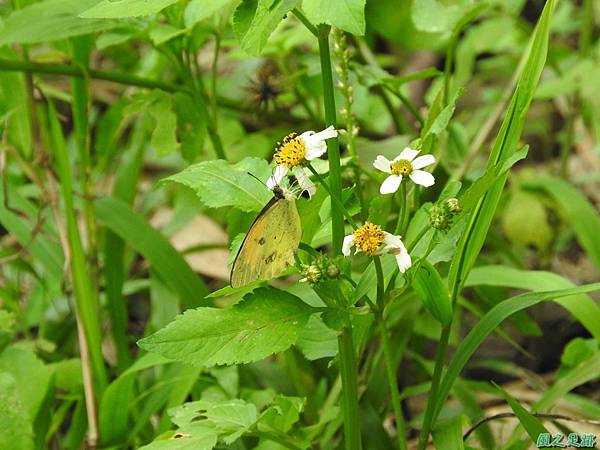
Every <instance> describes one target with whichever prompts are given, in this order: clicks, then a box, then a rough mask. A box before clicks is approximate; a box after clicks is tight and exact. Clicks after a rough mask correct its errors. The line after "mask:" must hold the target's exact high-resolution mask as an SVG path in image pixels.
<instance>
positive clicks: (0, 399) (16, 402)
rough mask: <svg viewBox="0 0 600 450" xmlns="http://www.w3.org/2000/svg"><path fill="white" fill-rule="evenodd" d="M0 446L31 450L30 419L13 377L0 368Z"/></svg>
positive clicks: (13, 449)
mask: <svg viewBox="0 0 600 450" xmlns="http://www.w3.org/2000/svg"><path fill="white" fill-rule="evenodd" d="M0 430H1V431H0V448H6V449H11V450H33V430H32V427H31V420H30V419H29V416H28V414H27V411H26V409H25V407H24V406H23V403H22V401H21V399H20V396H19V393H18V388H17V382H16V380H15V378H14V377H13V376H12V375H11V374H9V373H7V372H3V371H1V370H0Z"/></svg>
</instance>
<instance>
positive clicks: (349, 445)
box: [338, 327, 362, 450]
mask: <svg viewBox="0 0 600 450" xmlns="http://www.w3.org/2000/svg"><path fill="white" fill-rule="evenodd" d="M338 347H339V349H340V353H339V356H340V375H341V378H342V409H343V412H344V438H345V439H344V440H345V443H346V450H361V449H362V443H361V438H360V420H359V415H358V380H357V376H356V372H357V367H356V355H355V354H354V342H353V338H352V328H351V327H345V328H343V329H342V331H341V332H340V334H339V335H338Z"/></svg>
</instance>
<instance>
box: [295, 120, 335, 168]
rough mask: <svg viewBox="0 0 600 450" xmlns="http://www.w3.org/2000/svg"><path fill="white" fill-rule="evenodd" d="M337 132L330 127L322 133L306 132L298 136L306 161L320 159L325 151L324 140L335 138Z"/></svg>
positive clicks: (325, 144)
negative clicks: (301, 142)
mask: <svg viewBox="0 0 600 450" xmlns="http://www.w3.org/2000/svg"><path fill="white" fill-rule="evenodd" d="M337 135H338V132H337V130H336V129H335V128H334V127H333V126H330V127H328V128H326V129H324V130H323V131H319V132H318V133H315V132H314V131H306V132H304V133H302V134H301V135H300V138H301V139H302V140H303V141H304V152H305V153H304V158H305V159H306V160H308V161H312V160H313V159H316V158H319V157H321V156H322V155H323V154H324V153H325V152H326V151H327V143H326V142H325V140H326V139H330V138H332V137H336V136H337Z"/></svg>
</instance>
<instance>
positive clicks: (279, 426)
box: [257, 395, 306, 434]
mask: <svg viewBox="0 0 600 450" xmlns="http://www.w3.org/2000/svg"><path fill="white" fill-rule="evenodd" d="M305 402H306V400H305V399H303V398H300V397H286V396H285V395H278V396H277V397H275V399H274V400H273V403H272V404H271V405H270V406H269V407H268V408H267V409H266V410H265V411H264V412H263V413H262V414H261V415H260V420H259V422H258V424H257V428H258V429H259V430H265V431H272V430H275V431H277V432H279V433H283V434H287V433H288V432H289V431H290V430H291V429H292V427H293V426H294V424H295V423H296V422H298V420H300V413H301V412H302V410H303V409H304V403H305Z"/></svg>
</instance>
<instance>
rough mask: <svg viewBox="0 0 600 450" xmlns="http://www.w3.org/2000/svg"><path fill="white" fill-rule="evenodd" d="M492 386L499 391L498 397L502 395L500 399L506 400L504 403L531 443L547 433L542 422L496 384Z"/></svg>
mask: <svg viewBox="0 0 600 450" xmlns="http://www.w3.org/2000/svg"><path fill="white" fill-rule="evenodd" d="M494 385H495V386H496V388H497V389H498V390H499V391H500V395H502V397H504V398H505V399H506V401H507V402H508V404H509V405H510V408H511V409H512V410H513V412H514V413H515V415H516V416H517V418H518V419H519V422H520V423H521V425H522V426H523V428H525V431H527V434H528V435H529V437H530V438H531V440H532V441H533V442H537V438H538V436H539V435H540V434H542V433H548V430H546V428H545V427H544V425H543V424H542V422H540V420H539V419H538V418H537V417H535V416H534V415H532V414H531V413H530V412H529V411H527V410H526V409H525V408H523V406H521V404H520V403H519V401H518V400H517V399H515V398H514V397H512V396H511V395H510V394H509V393H508V392H506V391H505V390H504V389H502V388H501V387H500V386H498V385H497V384H496V383H494Z"/></svg>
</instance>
